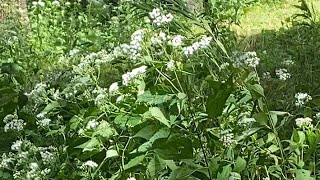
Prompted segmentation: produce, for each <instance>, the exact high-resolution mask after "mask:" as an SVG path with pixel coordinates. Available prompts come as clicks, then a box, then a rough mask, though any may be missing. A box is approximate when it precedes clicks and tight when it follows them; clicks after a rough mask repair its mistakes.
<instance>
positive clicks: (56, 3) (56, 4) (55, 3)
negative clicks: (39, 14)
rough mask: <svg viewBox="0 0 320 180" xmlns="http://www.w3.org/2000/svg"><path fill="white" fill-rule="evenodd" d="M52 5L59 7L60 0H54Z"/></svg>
mask: <svg viewBox="0 0 320 180" xmlns="http://www.w3.org/2000/svg"><path fill="white" fill-rule="evenodd" d="M52 5H53V6H56V7H59V6H60V2H59V1H57V0H56V1H53V2H52Z"/></svg>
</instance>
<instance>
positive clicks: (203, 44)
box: [182, 36, 212, 56]
mask: <svg viewBox="0 0 320 180" xmlns="http://www.w3.org/2000/svg"><path fill="white" fill-rule="evenodd" d="M211 41H212V37H208V36H203V37H202V38H201V39H200V41H197V42H194V43H193V44H192V45H191V46H187V47H183V48H182V51H183V53H184V54H185V55H186V56H188V55H192V54H193V53H194V52H196V51H198V50H200V49H204V48H207V47H208V46H209V45H210V43H211Z"/></svg>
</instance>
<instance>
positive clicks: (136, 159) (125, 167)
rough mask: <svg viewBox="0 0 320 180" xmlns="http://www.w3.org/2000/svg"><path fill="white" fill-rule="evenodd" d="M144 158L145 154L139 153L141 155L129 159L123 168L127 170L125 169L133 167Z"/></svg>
mask: <svg viewBox="0 0 320 180" xmlns="http://www.w3.org/2000/svg"><path fill="white" fill-rule="evenodd" d="M144 158H145V155H141V156H137V157H135V158H133V159H131V160H130V161H129V162H128V164H125V165H124V167H123V169H124V170H127V169H130V168H132V167H134V166H137V165H139V164H140V163H141V162H142V161H143V160H144Z"/></svg>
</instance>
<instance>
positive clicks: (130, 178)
mask: <svg viewBox="0 0 320 180" xmlns="http://www.w3.org/2000/svg"><path fill="white" fill-rule="evenodd" d="M127 180H136V178H135V177H129V178H128V179H127Z"/></svg>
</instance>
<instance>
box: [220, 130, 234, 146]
mask: <svg viewBox="0 0 320 180" xmlns="http://www.w3.org/2000/svg"><path fill="white" fill-rule="evenodd" d="M233 138H234V134H233V133H232V131H231V129H227V130H224V131H221V133H220V141H221V142H222V143H223V145H224V146H226V147H228V146H230V145H231V144H232V143H234V142H235V140H234V139H233Z"/></svg>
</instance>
